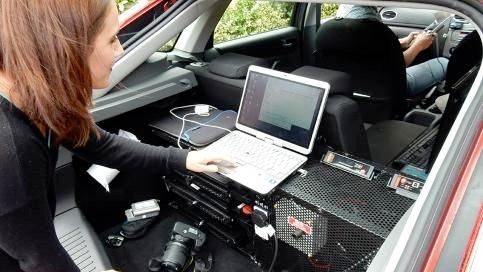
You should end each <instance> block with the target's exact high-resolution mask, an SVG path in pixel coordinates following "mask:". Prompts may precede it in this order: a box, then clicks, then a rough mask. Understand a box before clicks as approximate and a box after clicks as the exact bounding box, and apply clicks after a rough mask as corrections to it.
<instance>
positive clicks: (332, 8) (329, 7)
mask: <svg viewBox="0 0 483 272" xmlns="http://www.w3.org/2000/svg"><path fill="white" fill-rule="evenodd" d="M338 8H339V4H323V5H322V7H321V8H320V19H325V18H330V17H334V16H335V14H336V13H337V9H338Z"/></svg>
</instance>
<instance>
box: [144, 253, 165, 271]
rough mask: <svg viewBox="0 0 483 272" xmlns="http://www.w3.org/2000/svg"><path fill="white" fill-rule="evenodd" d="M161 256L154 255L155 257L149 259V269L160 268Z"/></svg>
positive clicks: (155, 269)
mask: <svg viewBox="0 0 483 272" xmlns="http://www.w3.org/2000/svg"><path fill="white" fill-rule="evenodd" d="M162 258H163V255H160V256H156V257H153V258H151V259H149V263H148V269H149V271H152V272H157V271H159V270H161V263H162Z"/></svg>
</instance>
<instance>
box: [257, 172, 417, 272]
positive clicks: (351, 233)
mask: <svg viewBox="0 0 483 272" xmlns="http://www.w3.org/2000/svg"><path fill="white" fill-rule="evenodd" d="M305 169H306V170H307V172H308V173H307V175H306V176H305V177H301V176H297V177H294V178H292V179H291V180H290V181H288V182H287V183H285V184H284V185H283V186H281V187H280V188H279V190H277V191H276V193H275V194H274V195H273V197H272V199H271V200H270V201H271V203H267V204H268V206H269V207H270V208H269V210H270V212H269V214H270V222H271V224H272V225H274V226H275V229H276V233H277V236H278V238H279V239H278V241H279V243H278V244H279V251H278V253H279V255H278V258H277V267H279V268H284V269H285V268H286V269H287V270H288V271H304V272H329V271H330V272H335V271H345V272H347V271H366V270H367V268H368V267H369V265H370V264H371V261H372V259H373V258H374V256H375V255H376V253H377V251H378V250H379V248H380V247H381V245H382V243H383V242H384V239H385V238H386V237H387V236H388V235H389V233H390V232H391V230H392V229H393V228H394V226H395V225H396V223H397V222H398V221H399V220H400V218H401V217H402V216H403V215H404V213H405V212H406V211H407V210H408V209H409V207H410V206H411V205H412V203H413V202H414V201H413V200H412V199H409V198H405V197H403V196H400V195H398V194H396V193H395V192H394V190H391V189H389V188H387V187H386V184H387V182H388V181H389V180H390V178H391V177H392V175H393V174H394V172H393V171H392V170H390V169H384V170H377V171H376V174H375V177H374V178H373V180H371V181H369V180H366V179H363V178H360V177H358V176H355V175H352V174H349V173H347V172H344V171H342V170H339V169H336V168H333V167H330V166H327V165H325V164H322V163H319V162H312V163H309V164H308V165H307V166H306V167H305ZM288 218H295V219H297V221H296V224H295V225H297V226H298V227H296V226H294V224H293V223H294V220H293V219H291V223H289V222H288V221H289V220H288ZM300 226H302V228H303V229H306V226H310V227H312V228H311V229H310V228H309V229H310V230H311V231H312V234H311V235H310V234H308V233H306V234H305V235H303V236H301V237H300V236H298V237H297V236H294V234H295V233H296V231H297V229H299V228H300ZM298 234H300V232H299V233H298ZM254 248H255V251H256V258H257V260H258V261H259V262H260V263H261V264H262V265H263V266H265V267H268V266H269V264H270V262H271V259H272V256H273V252H274V242H273V239H270V240H269V241H263V240H261V239H259V238H258V237H256V238H255V240H254Z"/></svg>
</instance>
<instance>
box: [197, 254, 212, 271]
mask: <svg viewBox="0 0 483 272" xmlns="http://www.w3.org/2000/svg"><path fill="white" fill-rule="evenodd" d="M212 267H213V254H211V253H210V254H209V255H208V259H207V263H205V261H204V260H203V259H202V258H200V257H197V258H196V259H195V270H194V272H210V271H211V268H212Z"/></svg>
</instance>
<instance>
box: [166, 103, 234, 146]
mask: <svg viewBox="0 0 483 272" xmlns="http://www.w3.org/2000/svg"><path fill="white" fill-rule="evenodd" d="M193 107H194V112H190V113H186V114H185V115H183V116H182V117H180V116H178V115H177V114H175V113H174V111H176V110H180V109H186V108H193ZM211 109H217V108H216V107H213V106H210V105H206V104H193V105H186V106H180V107H175V108H172V109H171V110H170V111H169V113H170V114H171V115H173V116H174V117H176V118H177V119H180V120H181V122H182V124H181V130H180V132H179V135H178V139H177V141H176V143H177V145H178V147H179V148H180V149H183V147H181V137H182V135H183V130H184V127H185V122H190V123H194V124H197V125H199V126H203V127H212V128H217V129H221V130H225V131H227V132H231V130H229V129H227V128H224V127H219V126H212V125H208V124H204V123H200V122H197V121H193V120H189V119H186V117H188V116H191V115H199V116H210V110H211Z"/></svg>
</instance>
